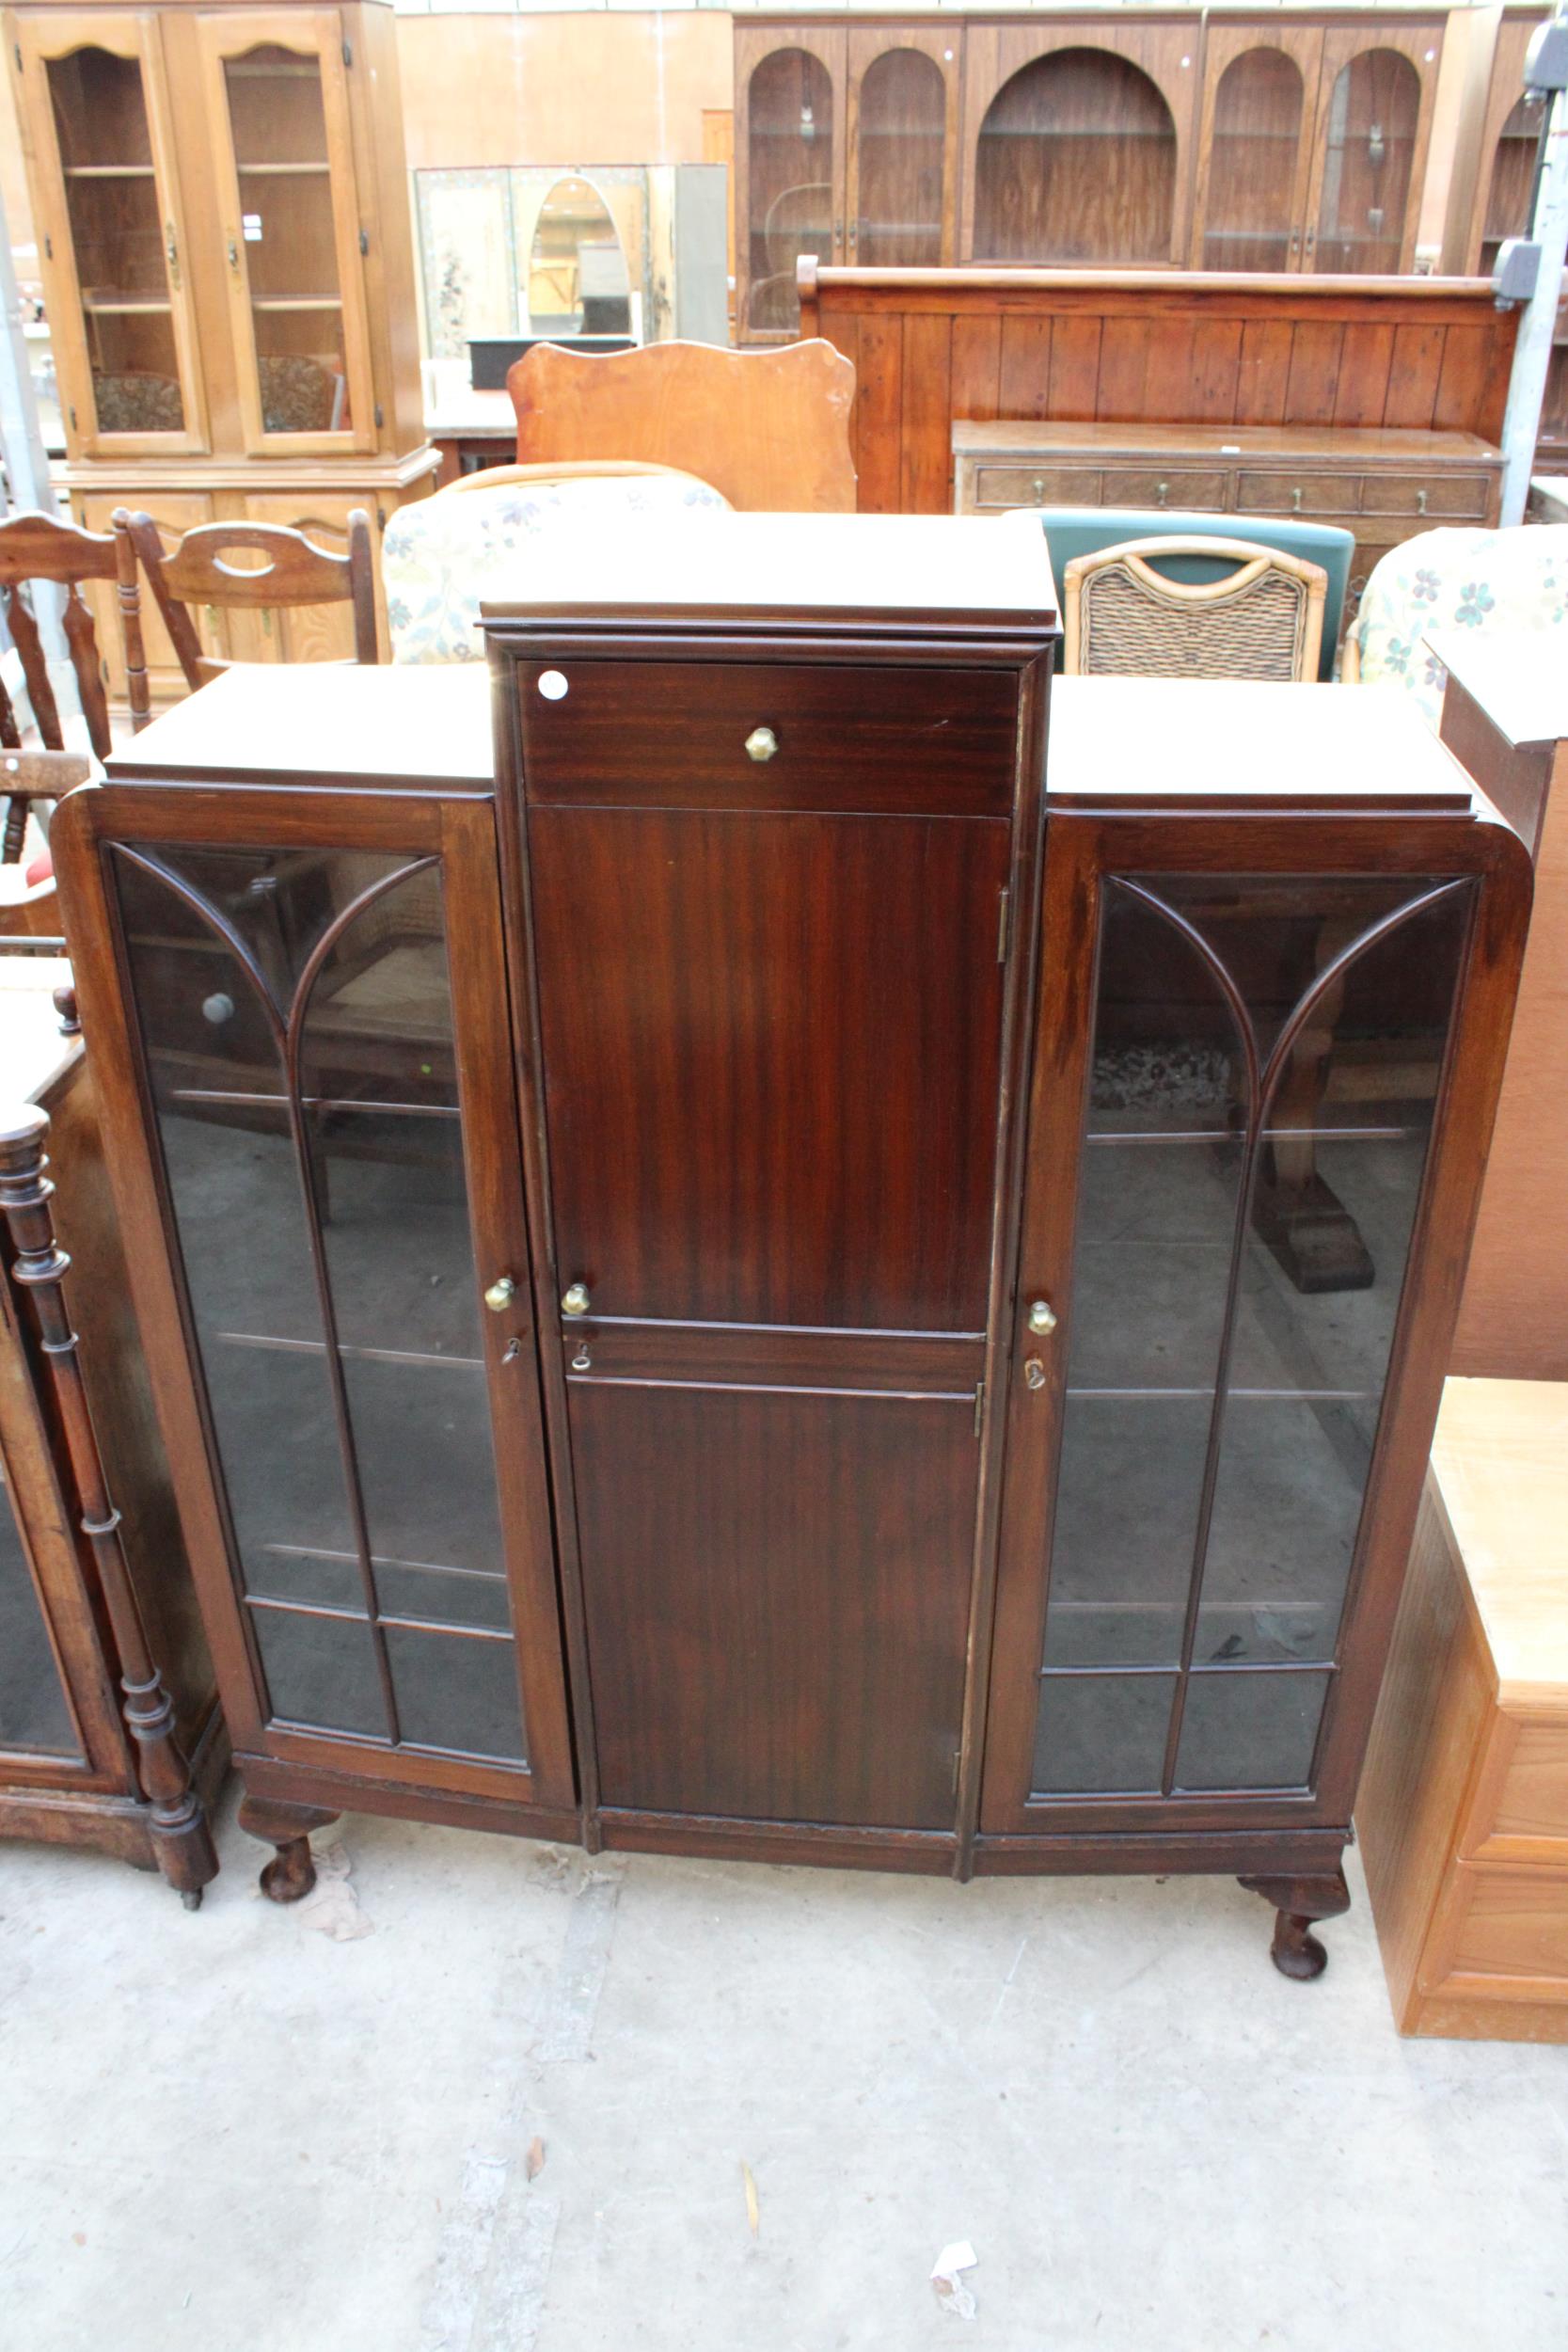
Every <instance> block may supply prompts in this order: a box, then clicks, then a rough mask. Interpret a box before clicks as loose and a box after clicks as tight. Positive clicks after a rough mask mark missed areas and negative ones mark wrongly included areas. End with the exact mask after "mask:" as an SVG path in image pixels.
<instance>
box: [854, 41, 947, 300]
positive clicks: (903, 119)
mask: <svg viewBox="0 0 1568 2352" xmlns="http://www.w3.org/2000/svg"><path fill="white" fill-rule="evenodd" d="M946 119H947V86H946V84H945V83H944V81H943V80H942V68H941V66H939V65H938V64H937V62H936V59H935V58H934V57H927V56H925V55H924V53H923V52H922V51H920V50H918V49H890V50H888V52H887V53H886V55H885V56H880V57H876V58H873V60H872V62H871V64H870V65H869V66H867V68H866V70H865V72H864V74H863V77H862V80H861V110H860V130H859V133H858V144H857V162H858V167H859V172H860V217H859V220H858V221H857V223H856V227H857V230H858V231H859V235H858V238H857V242H856V246H855V259H856V260H857V261H858V262H861V263H862V265H863V266H864V267H866V268H870V267H872V266H873V265H875V264H880V265H882V266H884V267H886V268H889V269H917V268H920V267H922V266H925V267H934V266H935V264H936V263H938V262H940V261H941V260H942V142H943V133H944V130H945V126H946Z"/></svg>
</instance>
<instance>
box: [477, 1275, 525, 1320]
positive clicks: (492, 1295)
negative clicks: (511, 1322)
mask: <svg viewBox="0 0 1568 2352" xmlns="http://www.w3.org/2000/svg"><path fill="white" fill-rule="evenodd" d="M516 1295H517V1285H516V1283H515V1281H514V1280H513V1279H512V1277H511V1275H510V1274H502V1275H500V1276H499V1278H498V1279H496V1280H495V1281H494V1282H492V1283H491V1285H490V1287H489V1289H488V1290H487V1291H486V1292H485V1294H484V1303H485V1305H486V1306H487V1307H488V1308H489V1310H490V1312H491V1313H492V1314H493V1315H503V1314H505V1312H506V1311H507V1309H508V1307H510V1306H511V1304H512V1301H513V1300H514V1299H515V1297H516Z"/></svg>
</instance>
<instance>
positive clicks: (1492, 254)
mask: <svg viewBox="0 0 1568 2352" xmlns="http://www.w3.org/2000/svg"><path fill="white" fill-rule="evenodd" d="M1543 122H1544V113H1543V102H1542V100H1541V98H1540V97H1539V96H1537V95H1536V94H1535V93H1533V92H1532V93H1530V94H1529V95H1528V96H1527V97H1524V98H1520V99H1517V100H1515V102H1514V104H1513V109H1512V111H1511V112H1510V114H1509V118H1508V120H1507V121H1506V122H1505V123H1504V124H1503V127H1502V129H1501V131H1500V132H1499V133H1498V135H1497V146H1496V148H1495V149H1494V150H1493V154H1492V177H1491V179H1490V180H1489V181H1488V183H1487V188H1486V212H1485V215H1484V217H1483V220H1482V223H1481V261H1480V263H1479V268H1480V271H1481V276H1482V277H1483V278H1490V277H1491V275H1492V272H1493V270H1494V269H1495V268H1496V267H1497V249H1498V247H1499V246H1501V244H1502V242H1503V239H1504V238H1505V237H1522V236H1523V235H1524V234H1525V232H1526V230H1527V229H1528V226H1529V197H1530V189H1531V187H1532V186H1533V185H1534V183H1535V157H1536V151H1537V149H1538V148H1539V146H1540V144H1541V132H1542V126H1543Z"/></svg>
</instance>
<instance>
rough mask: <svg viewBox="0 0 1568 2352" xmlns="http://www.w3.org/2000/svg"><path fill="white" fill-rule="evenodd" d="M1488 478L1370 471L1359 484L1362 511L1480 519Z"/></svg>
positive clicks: (1487, 500)
mask: <svg viewBox="0 0 1568 2352" xmlns="http://www.w3.org/2000/svg"><path fill="white" fill-rule="evenodd" d="M1491 501H1492V478H1491V476H1490V474H1484V473H1449V474H1442V473H1439V474H1405V473H1370V474H1368V475H1367V476H1366V477H1365V478H1364V480H1363V482H1362V485H1361V512H1362V513H1363V514H1364V515H1440V516H1443V518H1444V519H1445V521H1451V520H1453V519H1455V518H1458V519H1459V520H1461V521H1468V522H1482V523H1483V522H1484V521H1485V520H1486V515H1487V509H1488V507H1489V506H1490V504H1491Z"/></svg>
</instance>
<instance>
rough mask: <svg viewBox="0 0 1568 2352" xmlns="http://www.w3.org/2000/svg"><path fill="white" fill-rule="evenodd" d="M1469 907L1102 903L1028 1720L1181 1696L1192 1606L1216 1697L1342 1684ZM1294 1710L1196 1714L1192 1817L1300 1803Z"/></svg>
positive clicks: (1254, 893) (1353, 880) (1107, 897)
mask: <svg viewBox="0 0 1568 2352" xmlns="http://www.w3.org/2000/svg"><path fill="white" fill-rule="evenodd" d="M1429 894H1433V895H1431V896H1430V898H1429ZM1423 901H1428V902H1427V903H1423ZM1469 902H1470V890H1469V886H1468V885H1465V884H1462V885H1459V886H1457V887H1456V886H1452V885H1447V884H1442V883H1437V882H1422V881H1420V880H1419V879H1414V878H1410V877H1401V878H1399V879H1397V880H1384V879H1382V878H1377V877H1354V876H1353V877H1346V878H1339V879H1335V878H1325V877H1302V876H1294V875H1291V876H1246V875H1241V876H1235V875H1227V876H1223V877H1222V876H1213V875H1202V874H1195V875H1184V876H1145V877H1139V878H1132V877H1128V878H1124V879H1122V880H1119V881H1112V882H1108V883H1107V886H1106V889H1105V892H1104V896H1103V902H1102V918H1101V960H1100V966H1099V1001H1098V1005H1097V1011H1096V1027H1095V1036H1094V1041H1093V1047H1092V1080H1091V1103H1090V1112H1089V1118H1090V1132H1089V1136H1088V1139H1087V1141H1086V1143H1085V1154H1084V1162H1083V1168H1082V1174H1081V1178H1080V1189H1079V1207H1078V1230H1077V1235H1076V1244H1075V1255H1074V1275H1073V1296H1072V1321H1071V1353H1070V1357H1069V1365H1068V1380H1067V1398H1066V1406H1065V1414H1064V1422H1063V1437H1062V1450H1061V1459H1060V1463H1059V1466H1058V1472H1057V1499H1056V1508H1055V1525H1054V1534H1053V1550H1052V1565H1051V1581H1050V1587H1049V1595H1048V1605H1047V1615H1046V1632H1045V1645H1044V1652H1043V1661H1042V1662H1043V1664H1044V1666H1045V1668H1046V1669H1047V1670H1048V1672H1047V1678H1046V1685H1045V1693H1044V1695H1043V1696H1042V1702H1041V1704H1042V1709H1043V1708H1044V1707H1045V1706H1046V1702H1047V1700H1048V1699H1049V1700H1050V1703H1051V1704H1052V1705H1056V1704H1057V1703H1058V1702H1057V1701H1056V1699H1055V1697H1054V1694H1053V1693H1054V1683H1053V1676H1052V1673H1051V1671H1050V1670H1065V1669H1071V1668H1078V1669H1084V1668H1112V1667H1126V1666H1131V1665H1144V1666H1159V1667H1165V1666H1168V1667H1171V1668H1175V1669H1178V1670H1180V1668H1181V1666H1182V1664H1183V1640H1184V1631H1185V1626H1186V1622H1187V1616H1188V1611H1189V1604H1190V1598H1191V1597H1192V1579H1193V1577H1194V1575H1195V1574H1197V1575H1198V1576H1200V1578H1201V1587H1200V1591H1199V1594H1198V1596H1197V1597H1198V1600H1199V1603H1200V1605H1199V1607H1198V1608H1197V1611H1196V1619H1195V1637H1196V1638H1195V1641H1194V1645H1193V1648H1192V1651H1191V1659H1190V1662H1191V1665H1192V1667H1193V1668H1194V1669H1195V1670H1196V1673H1197V1675H1198V1677H1199V1678H1201V1679H1202V1680H1203V1681H1204V1682H1205V1683H1207V1682H1208V1681H1210V1680H1212V1679H1214V1678H1217V1677H1223V1676H1224V1674H1225V1671H1226V1669H1227V1668H1230V1669H1237V1670H1240V1669H1246V1668H1249V1667H1252V1666H1255V1665H1257V1664H1259V1663H1261V1664H1269V1663H1278V1664H1287V1663H1293V1662H1294V1661H1311V1662H1312V1663H1314V1664H1316V1663H1318V1662H1319V1661H1322V1662H1323V1664H1324V1665H1327V1664H1328V1663H1330V1662H1331V1661H1333V1659H1334V1657H1335V1655H1336V1650H1337V1645H1338V1629H1339V1621H1340V1617H1341V1615H1342V1613H1343V1607H1344V1600H1345V1595H1346V1592H1347V1589H1348V1585H1349V1581H1350V1575H1351V1570H1352V1566H1353V1563H1354V1554H1355V1548H1356V1540H1357V1535H1358V1532H1359V1522H1360V1518H1361V1511H1362V1502H1363V1497H1364V1495H1365V1491H1366V1485H1367V1478H1368V1474H1369V1470H1370V1462H1371V1456H1372V1450H1373V1445H1374V1442H1375V1438H1376V1434H1377V1427H1378V1420H1379V1415H1380V1411H1381V1407H1382V1402H1383V1392H1384V1388H1385V1384H1386V1379H1387V1375H1388V1367H1389V1362H1390V1359H1391V1353H1392V1347H1393V1340H1394V1333H1395V1329H1396V1326H1397V1321H1398V1316H1399V1311H1400V1304H1401V1300H1402V1295H1403V1289H1404V1278H1405V1269H1406V1264H1407V1261H1408V1256H1409V1249H1410V1242H1411V1236H1412V1233H1413V1232H1414V1228H1415V1220H1416V1216H1417V1212H1418V1205H1419V1200H1420V1194H1421V1187H1422V1184H1423V1181H1424V1177H1425V1171H1426V1163H1427V1152H1428V1146H1429V1141H1430V1136H1431V1129H1432V1120H1433V1107H1434V1104H1435V1101H1436V1097H1437V1093H1438V1089H1439V1084H1440V1080H1441V1075H1442V1068H1443V1061H1444V1056H1445V1053H1446V1049H1447V1041H1448V1034H1449V1023H1450V1020H1451V1015H1452V1001H1453V993H1454V987H1455V981H1456V977H1457V974H1458V971H1459V968H1460V963H1461V960H1462V956H1463V950H1464V942H1465V926H1466V923H1467V921H1468V912H1469ZM1412 908H1417V909H1418V910H1419V911H1418V912H1416V913H1410V912H1408V910H1410V909H1412ZM1395 917H1399V918H1400V919H1399V920H1397V921H1396V920H1393V918H1395ZM1384 924H1388V925H1389V928H1387V929H1386V930H1382V931H1381V933H1379V927H1380V926H1382V925H1384ZM1374 934H1378V935H1376V936H1374ZM1369 939H1371V944H1370V945H1367V944H1365V943H1367V942H1368V940H1369ZM1249 1166H1250V1168H1251V1170H1252V1174H1251V1181H1250V1184H1249V1185H1248V1187H1247V1190H1246V1192H1245V1193H1244V1194H1243V1184H1242V1179H1243V1174H1244V1172H1245V1170H1246V1169H1247V1168H1248V1167H1249ZM1222 1380H1223V1384H1224V1392H1223V1394H1220V1393H1219V1392H1218V1390H1217V1384H1218V1383H1219V1382H1221V1381H1222ZM1206 1482H1207V1483H1208V1484H1209V1485H1210V1486H1212V1505H1211V1507H1210V1508H1209V1511H1208V1518H1207V1525H1206V1526H1205V1524H1204V1522H1203V1519H1202V1517H1201V1516H1200V1514H1201V1512H1202V1508H1203V1497H1204V1493H1205V1487H1206ZM1235 1678H1236V1679H1237V1680H1238V1681H1242V1680H1248V1679H1251V1678H1253V1677H1249V1676H1247V1675H1246V1674H1244V1673H1243V1672H1237V1674H1236V1677H1235ZM1295 1679H1296V1682H1297V1683H1298V1684H1299V1686H1300V1687H1299V1688H1296V1689H1295V1690H1294V1692H1293V1694H1292V1692H1282V1693H1281V1694H1279V1695H1276V1696H1271V1695H1270V1692H1271V1690H1272V1687H1273V1686H1272V1679H1271V1681H1270V1682H1269V1683H1267V1684H1266V1685H1265V1687H1264V1688H1263V1689H1262V1690H1261V1691H1260V1692H1258V1693H1257V1694H1256V1695H1255V1696H1254V1698H1252V1699H1251V1700H1247V1701H1244V1702H1243V1700H1242V1699H1237V1700H1236V1701H1235V1702H1234V1703H1232V1702H1229V1701H1227V1700H1226V1699H1225V1698H1224V1697H1223V1695H1222V1696H1218V1697H1215V1696H1205V1697H1204V1698H1203V1700H1202V1703H1201V1706H1200V1707H1199V1708H1198V1711H1197V1714H1196V1717H1195V1719H1194V1726H1195V1727H1194V1728H1192V1729H1191V1730H1190V1732H1189V1733H1188V1734H1187V1735H1186V1737H1187V1740H1188V1746H1187V1747H1186V1748H1185V1749H1184V1750H1183V1757H1184V1759H1185V1760H1184V1761H1183V1764H1182V1771H1183V1772H1184V1773H1185V1774H1186V1775H1187V1777H1188V1778H1189V1780H1192V1779H1193V1775H1194V1774H1196V1773H1199V1772H1202V1773H1204V1774H1206V1775H1208V1776H1207V1777H1205V1778H1203V1779H1202V1780H1201V1781H1196V1780H1193V1785H1195V1786H1199V1785H1200V1786H1203V1787H1208V1788H1220V1787H1224V1786H1227V1785H1233V1786H1235V1787H1236V1788H1252V1787H1257V1786H1267V1787H1276V1786H1278V1787H1283V1786H1293V1785H1295V1777H1296V1775H1297V1773H1298V1771H1299V1772H1305V1771H1306V1770H1307V1763H1302V1764H1300V1765H1299V1767H1298V1765H1297V1764H1296V1763H1294V1762H1292V1761H1291V1756H1293V1755H1294V1750H1293V1749H1287V1748H1282V1747H1281V1745H1280V1742H1281V1740H1283V1739H1284V1737H1285V1733H1284V1731H1282V1729H1281V1725H1282V1724H1285V1725H1286V1726H1287V1728H1288V1726H1289V1723H1291V1722H1294V1721H1295V1718H1294V1717H1293V1716H1291V1715H1290V1712H1289V1710H1290V1709H1291V1708H1297V1709H1304V1710H1306V1720H1307V1760H1308V1762H1309V1759H1310V1734H1311V1731H1312V1729H1313V1727H1314V1726H1315V1724H1316V1722H1317V1708H1318V1705H1319V1702H1320V1701H1321V1698H1322V1692H1323V1683H1322V1677H1306V1678H1302V1677H1296V1678H1295ZM1098 1688H1101V1685H1100V1684H1099V1682H1098V1681H1097V1679H1096V1678H1094V1677H1087V1678H1085V1681H1084V1684H1083V1691H1084V1693H1085V1695H1084V1696H1082V1697H1081V1698H1075V1699H1073V1700H1072V1701H1071V1702H1069V1705H1070V1707H1072V1708H1080V1709H1090V1708H1092V1707H1093V1705H1094V1703H1095V1692H1096V1690H1097V1689H1098ZM1194 1695H1195V1698H1196V1686H1195V1693H1194ZM1070 1720H1071V1721H1072V1722H1077V1721H1078V1720H1079V1719H1078V1717H1076V1716H1073V1717H1071V1718H1070ZM1085 1720H1086V1717H1085ZM1045 1721H1046V1717H1045V1715H1044V1713H1043V1712H1042V1716H1041V1723H1042V1725H1043V1724H1044V1723H1045ZM1254 1727H1257V1736H1258V1739H1259V1742H1261V1743H1262V1744H1260V1745H1259V1749H1258V1752H1257V1753H1256V1754H1251V1753H1249V1752H1248V1751H1247V1748H1246V1741H1247V1740H1248V1738H1249V1737H1250V1736H1251V1735H1252V1731H1253V1729H1254ZM1042 1736H1043V1733H1042ZM1053 1736H1054V1735H1053ZM1062 1736H1063V1737H1064V1738H1065V1737H1066V1736H1067V1734H1066V1733H1065V1732H1064V1733H1063V1735H1062ZM1086 1736H1087V1735H1086V1734H1085V1737H1086ZM1297 1744H1298V1746H1299V1744H1300V1743H1299V1741H1298V1742H1297ZM1282 1756H1284V1758H1285V1760H1284V1761H1281V1757H1282ZM1195 1759H1196V1760H1195ZM1227 1772H1228V1773H1229V1774H1230V1775H1231V1778H1230V1780H1229V1781H1228V1782H1227V1779H1226V1777H1225V1775H1226V1774H1227ZM1057 1785H1058V1786H1061V1787H1063V1788H1067V1787H1070V1786H1072V1785H1073V1784H1071V1783H1070V1782H1059V1783H1058V1784H1057Z"/></svg>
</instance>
